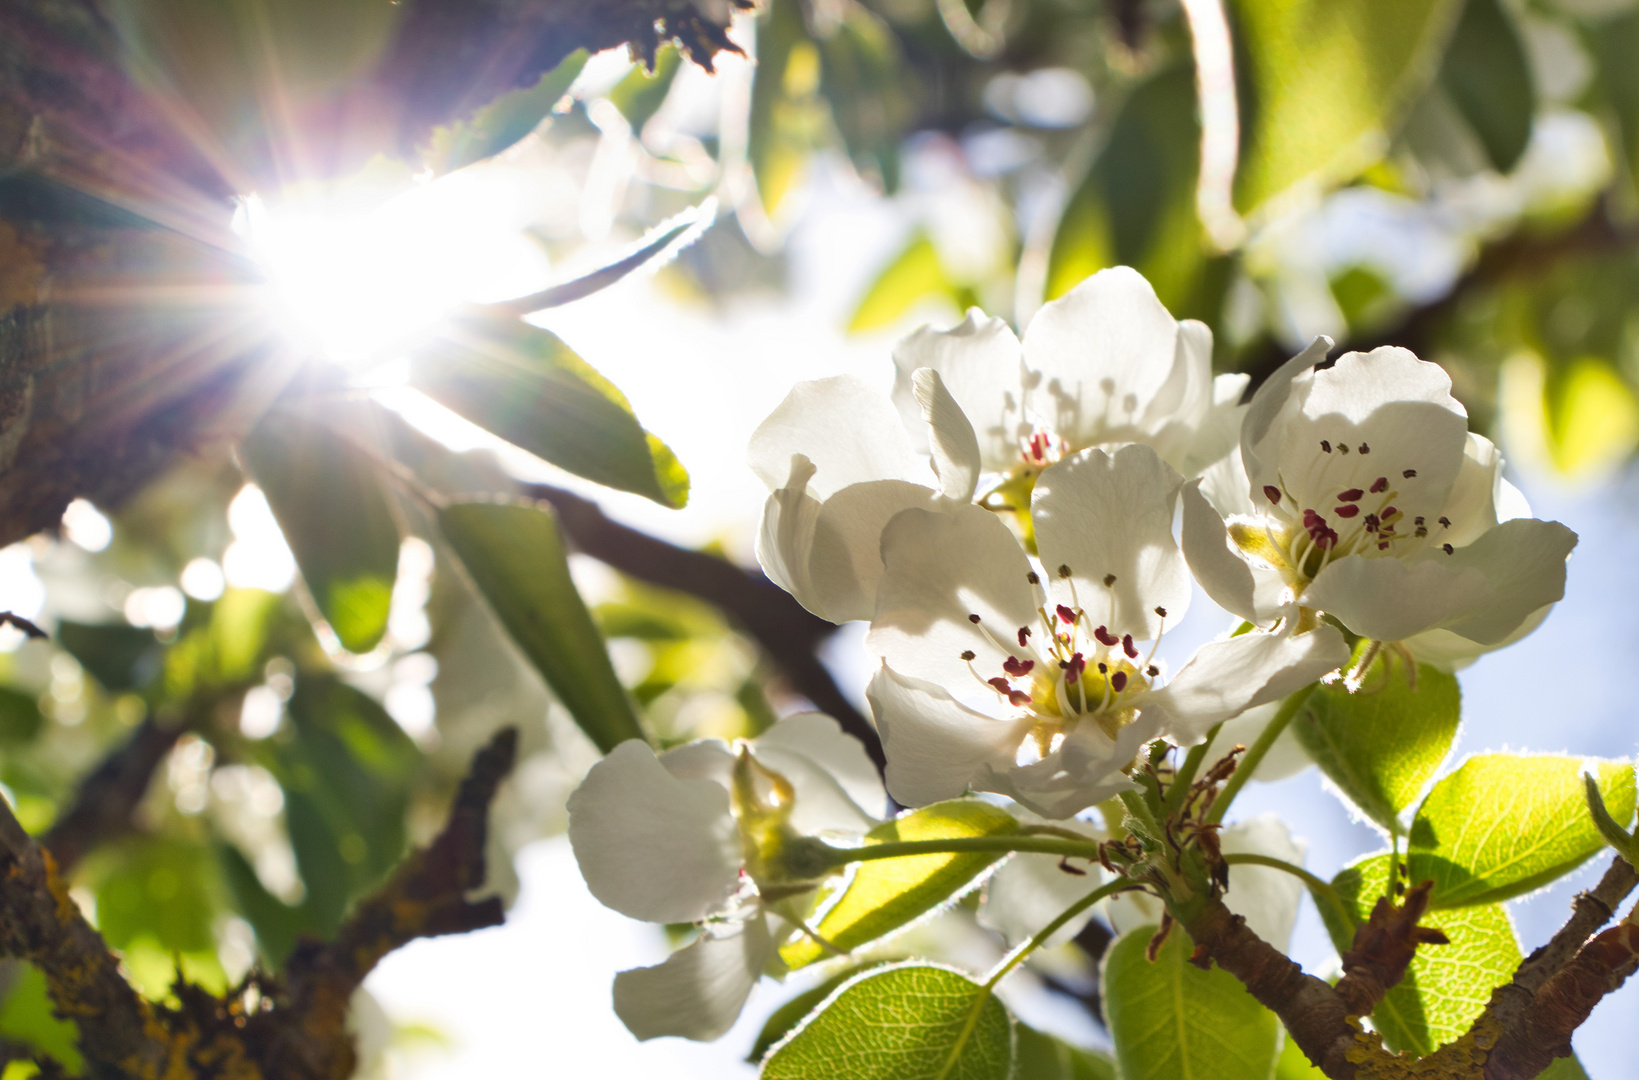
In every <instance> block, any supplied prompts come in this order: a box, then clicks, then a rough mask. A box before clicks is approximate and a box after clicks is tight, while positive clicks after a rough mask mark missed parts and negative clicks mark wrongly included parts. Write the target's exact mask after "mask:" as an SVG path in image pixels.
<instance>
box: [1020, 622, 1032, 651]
mask: <svg viewBox="0 0 1639 1080" xmlns="http://www.w3.org/2000/svg"><path fill="white" fill-rule="evenodd" d="M1029 637H1030V628H1029V627H1028V626H1021V627H1019V648H1021V649H1022V648H1025V642H1026V640H1028V639H1029Z"/></svg>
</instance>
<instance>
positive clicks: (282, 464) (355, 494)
mask: <svg viewBox="0 0 1639 1080" xmlns="http://www.w3.org/2000/svg"><path fill="white" fill-rule="evenodd" d="M240 454H241V456H242V457H243V460H244V463H245V466H246V468H248V469H249V470H250V474H251V478H252V479H253V480H255V481H256V484H257V486H259V487H260V488H261V489H262V493H263V494H264V495H266V496H267V501H268V505H269V506H270V507H272V509H273V516H274V517H275V518H277V519H278V521H279V528H280V530H281V531H282V532H283V533H284V534H285V542H286V543H288V544H289V545H290V550H291V553H292V554H293V555H295V556H296V565H297V566H298V567H299V568H300V569H301V572H302V580H303V582H305V583H306V585H307V591H308V594H309V595H310V596H311V597H312V598H313V603H314V604H315V605H316V606H317V607H318V609H319V613H320V614H321V615H323V616H324V620H325V622H327V623H329V624H330V629H331V630H333V631H335V634H336V638H337V639H338V640H339V641H340V642H341V645H342V648H344V649H346V650H347V651H348V652H352V653H367V652H369V651H370V650H371V649H373V648H375V647H376V646H377V645H378V644H380V643H381V639H382V637H383V636H384V635H385V634H386V633H387V611H388V608H389V607H390V606H391V605H392V598H393V581H394V579H395V578H396V577H397V576H398V544H399V535H398V519H397V518H396V517H395V516H394V514H393V507H392V504H391V503H390V502H389V501H388V498H387V493H386V491H384V490H383V488H382V485H381V480H380V478H379V477H378V476H377V475H376V465H375V463H374V462H373V461H371V460H370V459H369V458H368V457H367V456H365V454H364V453H363V452H361V451H360V450H359V448H358V447H357V446H355V445H354V444H353V442H352V441H351V440H349V439H345V438H342V437H341V436H340V435H338V434H337V433H336V432H335V431H334V430H332V428H331V427H330V426H329V425H328V424H326V423H324V422H322V421H320V420H318V419H316V418H313V417H307V416H299V415H297V414H295V413H292V412H288V411H284V410H279V411H275V412H272V413H269V414H268V415H267V417H266V418H265V419H264V420H263V421H262V422H261V423H260V424H258V425H257V427H256V430H254V431H252V432H251V433H250V436H249V437H248V438H246V439H245V441H244V444H243V445H242V446H241V447H240Z"/></svg>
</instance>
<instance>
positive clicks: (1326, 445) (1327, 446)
mask: <svg viewBox="0 0 1639 1080" xmlns="http://www.w3.org/2000/svg"><path fill="white" fill-rule="evenodd" d="M1320 448H1321V449H1322V450H1324V451H1326V452H1327V453H1328V454H1330V453H1331V452H1332V444H1331V442H1330V441H1329V440H1327V439H1322V440H1320Z"/></svg>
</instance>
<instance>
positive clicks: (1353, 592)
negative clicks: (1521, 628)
mask: <svg viewBox="0 0 1639 1080" xmlns="http://www.w3.org/2000/svg"><path fill="white" fill-rule="evenodd" d="M1490 598H1491V587H1490V585H1489V584H1488V583H1487V582H1486V577H1485V574H1484V573H1483V572H1481V571H1480V570H1478V569H1475V568H1473V567H1466V566H1462V565H1459V564H1458V563H1456V562H1455V560H1454V559H1452V558H1451V557H1449V556H1446V555H1444V554H1442V553H1440V552H1439V551H1435V552H1434V553H1433V555H1431V556H1430V557H1428V558H1423V559H1419V560H1417V561H1416V562H1403V561H1401V560H1400V559H1368V558H1365V557H1364V556H1361V555H1350V556H1348V557H1347V558H1343V559H1339V560H1337V561H1336V562H1334V563H1331V564H1330V565H1328V566H1327V567H1326V569H1324V570H1322V571H1321V572H1320V574H1319V576H1317V577H1316V578H1315V580H1314V581H1313V582H1312V583H1311V584H1310V585H1309V587H1308V588H1307V589H1305V590H1304V592H1303V603H1304V604H1305V605H1306V606H1308V607H1313V608H1319V609H1320V610H1322V611H1325V612H1327V613H1328V614H1330V615H1334V616H1336V617H1337V618H1338V619H1339V620H1340V621H1341V622H1342V623H1343V625H1344V626H1347V627H1348V628H1349V629H1350V630H1352V631H1354V632H1355V633H1357V634H1359V635H1361V636H1362V637H1369V638H1376V639H1377V640H1378V641H1401V640H1403V639H1405V638H1408V637H1411V636H1412V635H1413V634H1420V633H1422V632H1423V631H1424V630H1432V629H1434V628H1435V627H1439V626H1445V625H1446V624H1448V623H1450V622H1453V621H1455V620H1458V619H1461V618H1462V617H1463V616H1465V615H1467V614H1469V613H1472V612H1476V611H1478V610H1480V609H1481V608H1482V607H1484V606H1485V604H1486V602H1487V601H1488V600H1489V599H1490Z"/></svg>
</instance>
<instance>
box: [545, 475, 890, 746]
mask: <svg viewBox="0 0 1639 1080" xmlns="http://www.w3.org/2000/svg"><path fill="white" fill-rule="evenodd" d="M520 489H521V490H522V491H523V492H524V493H525V494H527V495H528V496H529V497H531V498H534V499H540V500H542V501H543V502H547V503H550V504H551V505H552V508H553V509H554V510H556V511H557V513H558V523H559V524H560V525H562V526H563V531H564V533H565V535H567V536H568V537H569V539H570V541H571V542H572V543H573V544H574V545H575V547H577V548H578V549H580V550H581V551H582V552H584V553H585V554H587V555H590V556H592V557H593V558H594V559H597V560H598V561H599V562H602V563H605V564H607V565H609V566H611V567H613V568H614V569H616V570H619V571H620V572H621V573H623V574H627V575H630V576H631V577H634V578H637V579H638V580H639V581H646V582H648V583H649V584H651V585H659V586H661V587H663V588H667V589H673V590H676V591H677V592H681V593H687V594H688V595H690V596H693V597H696V598H697V599H700V600H704V601H705V602H706V603H708V604H711V605H712V606H713V607H715V608H717V609H718V610H719V611H721V612H722V613H723V614H724V615H726V616H728V618H729V619H730V620H731V621H733V622H734V623H736V624H737V625H738V626H739V627H740V628H741V629H742V630H744V631H745V632H746V633H747V634H749V635H750V636H751V638H752V639H753V640H755V641H756V642H757V644H758V645H759V646H761V647H762V649H763V651H764V652H766V653H767V654H768V655H769V656H770V657H771V658H772V659H773V661H774V663H775V664H776V665H777V666H778V667H779V669H780V671H781V672H783V673H784V675H785V677H786V678H787V679H788V680H790V683H791V686H792V688H793V689H794V690H796V691H797V693H799V694H801V695H802V696H803V697H805V698H807V699H808V700H809V701H811V702H813V703H814V707H815V708H817V709H819V710H820V711H821V712H825V713H829V714H830V715H831V716H832V717H834V718H835V719H836V721H837V723H839V724H841V725H842V729H843V730H844V731H846V732H848V733H849V734H850V735H852V736H854V737H855V738H856V739H858V740H859V741H860V742H862V743H864V744H865V752H866V753H868V754H870V756H871V760H872V761H874V762H876V765H877V768H878V769H881V768H882V767H883V766H884V764H885V762H886V760H887V759H886V758H885V757H884V756H883V753H882V740H881V739H879V738H878V737H877V733H876V728H874V727H872V726H871V723H870V721H868V720H866V719H865V717H864V716H862V715H861V714H860V712H859V710H858V709H856V708H854V706H853V703H852V702H850V701H849V700H848V698H847V696H846V695H845V694H843V692H842V690H841V689H840V688H839V687H838V686H837V684H836V680H834V679H833V678H831V673H830V672H829V671H827V670H826V669H825V665H824V664H822V663H820V661H819V659H818V657H816V656H815V655H814V649H815V647H816V646H817V645H818V644H819V643H820V642H821V641H823V640H824V639H825V638H826V637H828V636H829V635H831V634H832V633H834V632H835V631H836V627H834V626H832V625H831V624H830V623H828V622H826V621H825V620H824V619H821V618H819V617H818V616H815V615H812V614H810V613H809V612H808V611H807V610H806V609H805V608H803V606H802V605H801V604H799V603H797V602H796V601H795V600H793V599H792V598H791V596H790V594H789V593H787V592H786V591H785V590H783V589H781V588H780V587H779V586H777V585H775V584H774V583H773V582H771V581H769V580H768V579H767V578H765V577H763V575H761V574H758V573H752V572H749V571H746V570H742V569H740V568H739V567H738V566H735V565H734V564H733V563H731V562H729V561H728V560H727V559H722V558H719V557H717V556H716V555H710V554H707V553H706V552H703V551H692V550H690V549H688V548H683V547H678V546H677V545H675V544H668V543H667V542H666V541H664V540H659V539H656V538H655V537H653V536H650V535H648V534H647V533H643V532H639V531H638V530H636V529H632V528H628V527H627V526H625V525H622V524H620V523H619V522H617V521H613V520H611V519H610V518H609V517H608V516H607V515H606V514H604V512H603V510H602V509H601V508H600V507H599V506H598V504H597V503H595V502H593V501H591V500H590V499H583V498H581V497H580V496H579V495H575V494H572V493H570V492H568V491H564V490H563V489H562V488H555V487H551V486H549V485H547V484H522V485H520Z"/></svg>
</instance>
